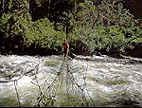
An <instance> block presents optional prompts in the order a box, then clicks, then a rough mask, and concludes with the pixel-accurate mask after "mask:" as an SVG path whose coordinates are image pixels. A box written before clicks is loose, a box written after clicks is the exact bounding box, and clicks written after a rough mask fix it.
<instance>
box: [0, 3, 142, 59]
mask: <svg viewBox="0 0 142 108" xmlns="http://www.w3.org/2000/svg"><path fill="white" fill-rule="evenodd" d="M126 4H127V5H126ZM128 7H129V6H128V3H126V2H125V0H1V1H0V52H1V54H20V55H23V54H28V55H51V54H62V53H63V51H62V44H63V41H64V39H67V40H69V42H70V56H72V54H73V53H74V54H81V55H93V54H107V55H111V56H115V57H120V55H121V54H123V55H128V56H129V55H130V56H135V57H142V21H141V17H140V16H139V17H136V16H135V15H134V14H133V13H132V12H130V11H132V10H131V9H129V8H128Z"/></svg>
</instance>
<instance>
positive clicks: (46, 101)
mask: <svg viewBox="0 0 142 108" xmlns="http://www.w3.org/2000/svg"><path fill="white" fill-rule="evenodd" d="M71 60H72V59H68V58H67V57H66V58H65V59H64V60H63V61H62V64H61V66H60V69H59V70H58V72H56V73H55V77H54V78H53V79H52V81H51V82H49V81H48V79H46V80H44V81H43V82H44V83H43V84H40V82H39V79H38V76H37V74H38V73H39V72H40V69H39V67H40V66H39V65H40V64H41V60H40V58H39V63H38V64H37V65H35V66H34V67H33V68H32V69H31V70H29V71H27V72H25V71H23V69H21V72H20V73H21V75H20V76H18V78H17V79H14V80H4V81H0V83H9V82H13V85H14V89H15V94H16V98H17V102H18V106H19V107H22V106H23V105H22V103H21V101H20V99H21V97H20V93H19V92H18V87H17V82H18V80H20V79H21V78H22V77H23V76H26V75H27V74H29V73H30V74H32V76H34V77H35V82H36V84H35V85H36V86H37V87H38V91H37V92H38V96H37V99H36V102H35V104H34V105H33V106H35V107H47V106H78V107H81V106H95V104H94V102H93V99H92V98H91V96H90V94H89V92H88V90H87V88H86V82H85V80H86V74H87V68H88V62H87V67H86V70H85V71H86V72H85V74H84V75H83V82H82V83H83V84H79V83H78V82H77V81H76V79H75V77H74V75H73V73H74V69H73V68H74V67H71V65H70V63H71ZM19 68H20V66H19ZM80 73H81V72H80Z"/></svg>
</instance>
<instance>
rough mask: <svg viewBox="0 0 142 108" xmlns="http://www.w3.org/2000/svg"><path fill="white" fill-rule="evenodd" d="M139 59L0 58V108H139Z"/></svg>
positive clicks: (141, 94) (141, 98) (141, 100)
mask: <svg viewBox="0 0 142 108" xmlns="http://www.w3.org/2000/svg"><path fill="white" fill-rule="evenodd" d="M141 67H142V59H141V58H127V57H126V58H125V59H117V58H112V57H109V56H106V55H102V56H95V55H94V56H93V57H89V56H86V57H85V56H77V57H75V58H73V59H72V58H68V59H66V60H65V61H64V58H63V56H62V55H59V56H57V55H52V56H44V57H41V56H28V55H24V56H19V55H7V56H5V55H0V106H12V107H14V106H32V107H33V106H36V107H44V106H95V107H99V106H103V107H142V70H141Z"/></svg>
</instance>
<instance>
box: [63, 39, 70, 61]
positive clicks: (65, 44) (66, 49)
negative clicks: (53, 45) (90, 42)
mask: <svg viewBox="0 0 142 108" xmlns="http://www.w3.org/2000/svg"><path fill="white" fill-rule="evenodd" d="M63 45H64V60H65V57H67V56H68V52H69V47H70V46H69V42H68V40H64V43H63Z"/></svg>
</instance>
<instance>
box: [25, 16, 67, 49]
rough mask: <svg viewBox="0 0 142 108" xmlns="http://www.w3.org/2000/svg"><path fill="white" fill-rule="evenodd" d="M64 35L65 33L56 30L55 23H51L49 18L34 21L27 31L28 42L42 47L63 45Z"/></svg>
mask: <svg viewBox="0 0 142 108" xmlns="http://www.w3.org/2000/svg"><path fill="white" fill-rule="evenodd" d="M30 26H31V27H30ZM64 37H65V33H64V32H62V31H56V30H54V26H53V23H50V21H49V20H48V19H47V18H44V19H40V20H37V21H35V22H33V23H32V24H30V25H29V28H28V30H27V32H26V39H27V43H29V44H34V45H37V46H39V47H42V48H55V46H61V45H62V43H63V40H64Z"/></svg>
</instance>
